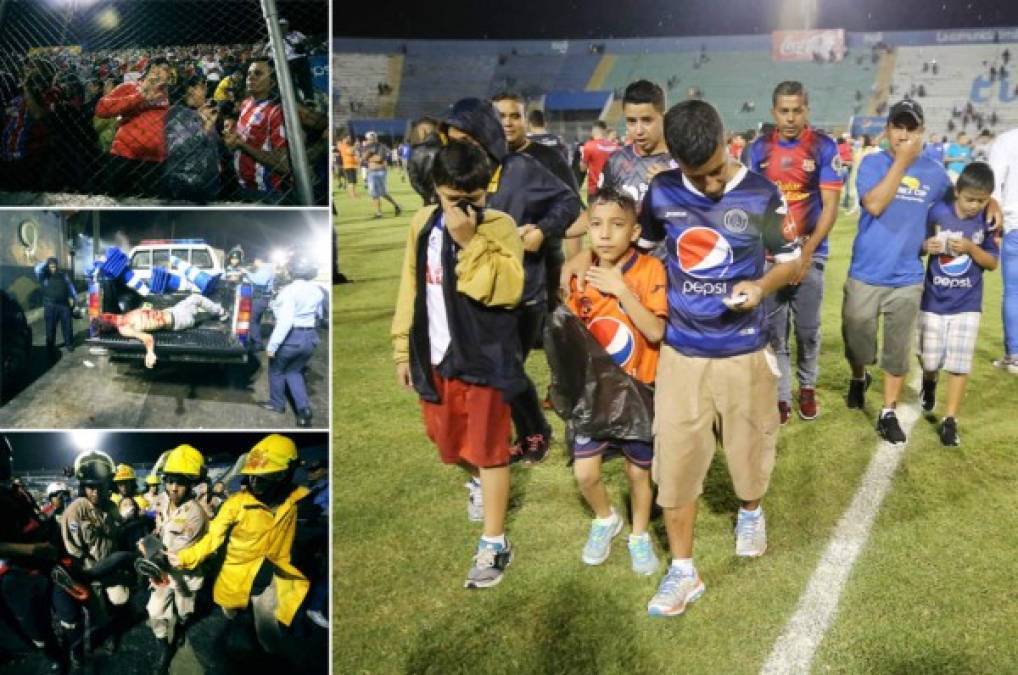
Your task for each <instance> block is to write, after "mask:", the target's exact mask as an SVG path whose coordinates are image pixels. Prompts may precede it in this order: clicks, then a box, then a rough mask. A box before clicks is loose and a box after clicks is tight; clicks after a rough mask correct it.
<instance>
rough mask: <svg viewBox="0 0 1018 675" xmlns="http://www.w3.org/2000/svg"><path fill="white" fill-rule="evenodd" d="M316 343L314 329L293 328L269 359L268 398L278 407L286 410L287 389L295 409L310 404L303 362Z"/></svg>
mask: <svg viewBox="0 0 1018 675" xmlns="http://www.w3.org/2000/svg"><path fill="white" fill-rule="evenodd" d="M317 346H318V333H317V331H315V330H314V329H304V328H293V329H291V330H290V333H289V334H288V335H287V336H286V339H285V340H283V344H281V345H280V346H279V349H277V350H276V355H275V357H273V359H272V360H271V361H269V400H270V401H271V402H272V405H274V406H275V407H276V409H277V410H286V390H287V389H289V390H290V396H292V397H293V405H294V407H295V408H296V410H297V411H301V410H304V409H305V408H310V407H311V399H309V398H308V392H307V387H306V386H305V384H304V366H306V365H307V364H308V361H309V360H311V354H312V353H314V351H315V347H317Z"/></svg>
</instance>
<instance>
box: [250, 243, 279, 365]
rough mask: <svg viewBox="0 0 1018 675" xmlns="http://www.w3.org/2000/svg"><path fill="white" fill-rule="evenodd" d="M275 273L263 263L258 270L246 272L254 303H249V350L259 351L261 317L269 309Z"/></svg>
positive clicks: (270, 266) (261, 345)
mask: <svg viewBox="0 0 1018 675" xmlns="http://www.w3.org/2000/svg"><path fill="white" fill-rule="evenodd" d="M275 277H276V273H275V271H274V270H273V269H272V265H270V264H268V263H263V264H262V265H261V266H259V267H258V269H256V270H254V271H252V272H248V273H247V278H248V280H249V281H250V282H251V285H252V286H254V302H252V303H251V332H250V336H251V349H252V350H253V351H261V350H262V349H263V348H264V346H265V345H264V344H262V315H263V314H265V310H267V309H268V308H269V301H270V300H271V299H272V288H273V283H274V281H275Z"/></svg>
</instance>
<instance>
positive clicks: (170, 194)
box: [160, 105, 219, 203]
mask: <svg viewBox="0 0 1018 675" xmlns="http://www.w3.org/2000/svg"><path fill="white" fill-rule="evenodd" d="M218 192H219V144H218V141H217V140H216V136H215V135H214V134H210V133H207V132H206V131H205V127H204V126H203V124H202V117H201V115H200V114H199V113H198V112H197V111H195V110H192V109H191V108H188V107H187V106H182V105H175V106H172V107H171V108H170V110H169V112H168V113H167V114H166V162H165V163H164V164H163V175H162V179H161V184H160V193H161V194H162V196H163V197H164V198H167V199H183V200H187V201H192V202H199V203H204V202H208V201H210V200H212V199H214V198H215V196H216V194H217V193H218Z"/></svg>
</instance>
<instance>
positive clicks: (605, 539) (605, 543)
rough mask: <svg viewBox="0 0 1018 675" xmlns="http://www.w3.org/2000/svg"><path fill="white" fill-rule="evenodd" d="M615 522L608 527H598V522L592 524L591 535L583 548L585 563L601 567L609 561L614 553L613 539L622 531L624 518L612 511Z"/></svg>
mask: <svg viewBox="0 0 1018 675" xmlns="http://www.w3.org/2000/svg"><path fill="white" fill-rule="evenodd" d="M612 515H614V516H615V521H614V522H613V523H610V524H608V525H598V524H597V521H596V520H595V521H593V522H592V523H591V524H590V535H589V536H588V537H587V543H586V545H585V546H584V547H583V555H582V556H581V557H582V558H583V562H585V563H587V564H588V565H600V564H601V563H603V562H604V561H605V560H607V559H608V555H609V554H610V553H611V551H612V539H614V538H615V537H617V536H619V532H621V531H622V518H621V517H620V516H619V514H617V513H615V512H614V511H612Z"/></svg>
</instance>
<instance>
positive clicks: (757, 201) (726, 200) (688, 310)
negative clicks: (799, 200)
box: [640, 167, 800, 358]
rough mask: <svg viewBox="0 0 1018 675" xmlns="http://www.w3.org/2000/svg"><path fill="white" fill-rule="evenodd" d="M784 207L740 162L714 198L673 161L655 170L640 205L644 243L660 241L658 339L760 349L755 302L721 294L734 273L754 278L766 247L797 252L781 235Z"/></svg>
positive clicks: (700, 351) (700, 350) (688, 346)
mask: <svg viewBox="0 0 1018 675" xmlns="http://www.w3.org/2000/svg"><path fill="white" fill-rule="evenodd" d="M787 212H788V208H787V206H786V205H785V201H784V199H783V198H782V196H781V193H780V192H779V191H778V188H777V187H775V185H774V184H773V183H771V182H770V181H769V180H767V179H766V178H764V177H763V176H761V175H760V174H757V173H753V172H752V171H749V170H748V169H746V168H745V167H743V168H742V169H740V170H739V173H738V174H737V175H736V176H735V177H734V178H733V179H732V180H731V181H730V182H729V184H728V186H727V187H726V188H725V193H724V195H723V196H722V197H721V199H719V200H717V201H715V200H713V199H711V198H709V197H707V196H705V195H704V194H702V193H701V192H700V191H698V190H697V189H696V188H695V187H694V186H693V185H692V184H691V183H690V182H689V181H688V180H687V179H686V178H685V177H684V176H683V175H682V172H681V171H679V170H678V169H673V170H669V171H663V172H661V173H659V174H658V175H657V176H656V177H655V178H654V179H653V180H652V181H651V183H650V187H649V188H648V189H647V194H646V196H645V197H644V199H643V205H642V207H641V209H640V226H641V228H642V232H641V238H642V240H643V242H644V244H645V245H646V244H649V243H656V242H660V241H662V240H664V241H665V246H666V257H665V267H666V268H667V271H668V326H667V329H666V331H665V343H666V344H668V346H670V347H672V348H674V349H675V350H677V351H678V352H679V353H681V354H685V355H686V356H697V357H706V358H719V357H726V356H736V355H739V354H747V353H749V352H754V351H757V350H758V349H762V348H763V347H764V345H765V344H766V343H767V332H766V321H767V317H766V314H765V312H764V310H763V306H762V305H760V306H757V307H755V308H754V309H753V310H751V311H749V312H736V311H733V310H730V309H729V308H728V307H727V306H725V304H724V303H723V302H722V301H721V299H722V298H724V297H726V296H730V295H731V294H732V287H733V286H734V285H735V284H736V283H738V282H739V281H744V280H747V279H749V280H754V279H759V278H760V277H762V276H763V273H764V262H765V260H766V254H767V252H770V253H771V254H773V255H774V260H775V261H776V262H779V263H780V262H788V261H791V260H795V259H796V258H798V257H799V255H800V251H799V244H798V241H797V240H796V239H794V238H792V240H788V239H786V238H785V236H784V234H783V232H782V229H783V227H786V226H788V227H791V228H794V227H795V223H794V222H791V221H789V222H788V223H786V222H785V215H786V214H787Z"/></svg>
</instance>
